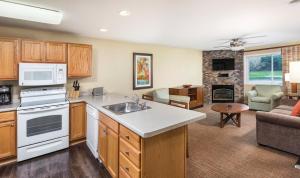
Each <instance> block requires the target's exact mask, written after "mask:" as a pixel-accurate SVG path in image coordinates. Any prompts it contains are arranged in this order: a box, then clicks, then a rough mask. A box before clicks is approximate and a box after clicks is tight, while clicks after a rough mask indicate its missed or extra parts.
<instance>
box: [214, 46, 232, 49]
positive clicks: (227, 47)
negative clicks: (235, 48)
mask: <svg viewBox="0 0 300 178" xmlns="http://www.w3.org/2000/svg"><path fill="white" fill-rule="evenodd" d="M214 48H226V49H230V47H229V46H215V47H214Z"/></svg>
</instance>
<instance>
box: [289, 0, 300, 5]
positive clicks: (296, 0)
mask: <svg viewBox="0 0 300 178" xmlns="http://www.w3.org/2000/svg"><path fill="white" fill-rule="evenodd" d="M297 2H300V0H291V1H290V4H294V3H297Z"/></svg>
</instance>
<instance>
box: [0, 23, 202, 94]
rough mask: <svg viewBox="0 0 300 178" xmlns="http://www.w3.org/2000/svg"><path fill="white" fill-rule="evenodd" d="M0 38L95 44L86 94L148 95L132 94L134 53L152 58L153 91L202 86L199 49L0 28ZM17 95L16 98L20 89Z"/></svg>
mask: <svg viewBox="0 0 300 178" xmlns="http://www.w3.org/2000/svg"><path fill="white" fill-rule="evenodd" d="M0 36H3V37H20V38H30V39H39V40H52V41H65V42H73V43H87V44H92V45H93V76H92V77H90V78H86V79H80V80H79V81H80V83H81V86H82V88H81V89H82V90H84V91H87V90H91V89H92V88H93V87H97V86H103V87H105V90H106V91H109V92H117V93H121V94H127V95H128V94H132V93H133V92H136V93H138V94H141V93H144V92H146V91H147V90H140V91H133V90H132V78H133V77H132V73H133V69H132V68H133V59H132V53H133V52H142V53H152V54H153V70H154V71H153V74H154V76H153V79H154V88H163V87H172V86H178V85H182V84H197V85H201V84H202V52H201V51H200V50H196V49H183V48H175V47H167V46H162V45H151V44H138V43H129V42H122V41H113V40H104V39H95V38H87V37H80V36H76V35H72V34H67V33H58V32H49V31H40V30H32V29H22V28H13V27H3V26H0ZM72 82H73V80H69V81H68V88H70V87H71V83H72ZM2 83H3V82H2ZM5 83H7V82H5ZM8 83H11V82H8ZM13 84H16V82H13ZM14 91H15V92H14V93H15V94H17V93H18V88H15V89H14Z"/></svg>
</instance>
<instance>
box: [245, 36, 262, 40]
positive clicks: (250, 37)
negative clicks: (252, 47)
mask: <svg viewBox="0 0 300 178" xmlns="http://www.w3.org/2000/svg"><path fill="white" fill-rule="evenodd" d="M264 37H267V36H266V35H258V36H249V37H243V38H242V39H243V40H246V39H252V38H264Z"/></svg>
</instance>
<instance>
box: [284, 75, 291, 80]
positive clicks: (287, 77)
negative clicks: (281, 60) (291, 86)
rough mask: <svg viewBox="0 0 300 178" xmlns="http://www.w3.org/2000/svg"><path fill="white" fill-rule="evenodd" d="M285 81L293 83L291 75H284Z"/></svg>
mask: <svg viewBox="0 0 300 178" xmlns="http://www.w3.org/2000/svg"><path fill="white" fill-rule="evenodd" d="M284 80H285V81H286V82H289V81H291V76H290V73H285V74H284Z"/></svg>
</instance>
